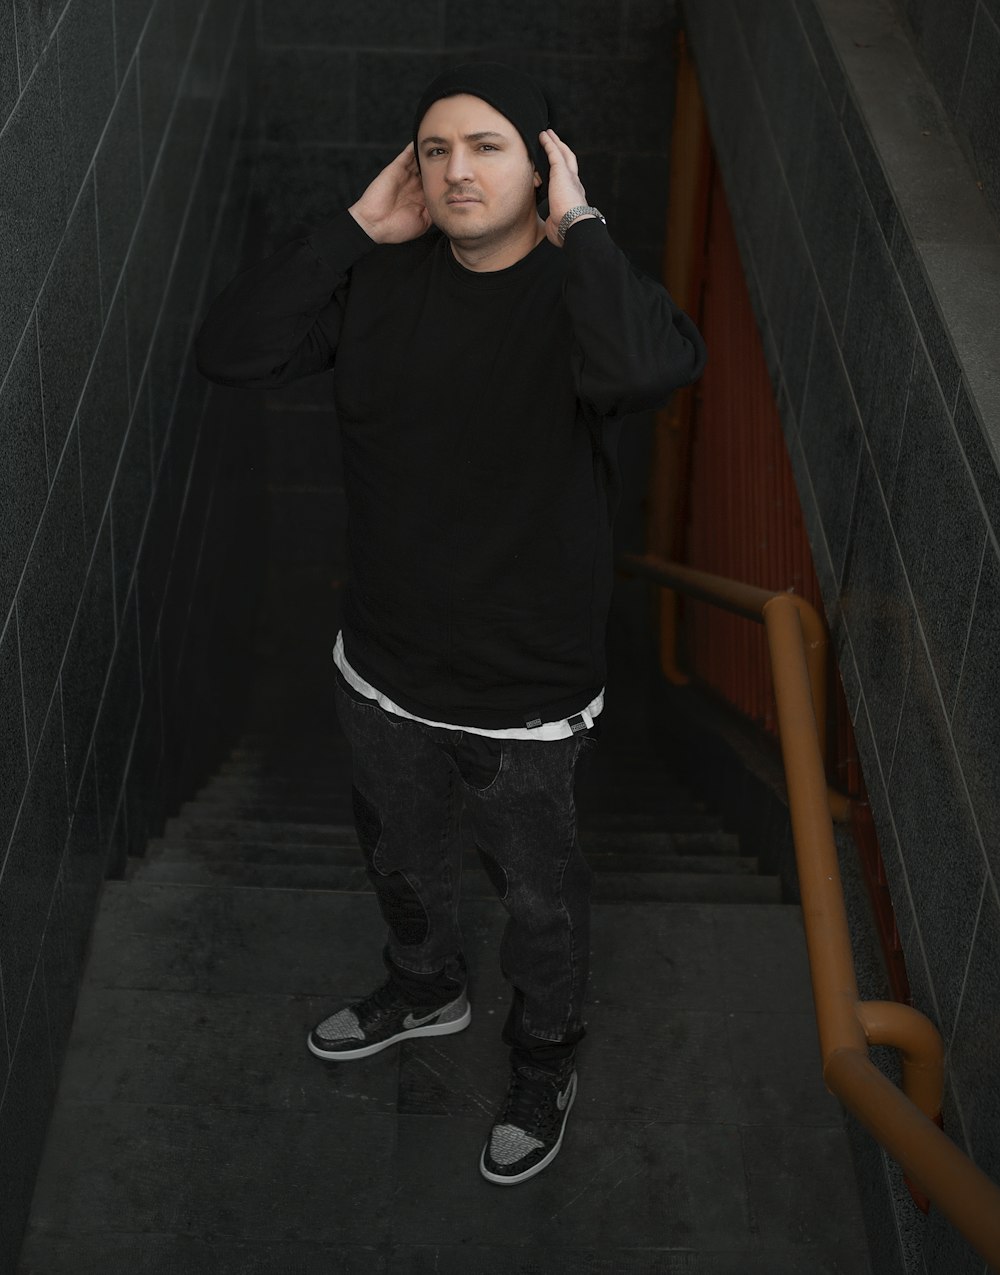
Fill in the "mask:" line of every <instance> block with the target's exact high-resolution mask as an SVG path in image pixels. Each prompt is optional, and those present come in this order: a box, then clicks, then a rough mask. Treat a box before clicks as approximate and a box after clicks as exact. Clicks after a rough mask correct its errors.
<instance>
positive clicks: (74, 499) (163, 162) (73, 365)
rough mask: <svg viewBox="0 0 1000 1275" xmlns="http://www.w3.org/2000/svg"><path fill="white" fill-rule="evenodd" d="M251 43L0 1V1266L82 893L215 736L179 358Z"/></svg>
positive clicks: (241, 118) (224, 3) (235, 181)
mask: <svg viewBox="0 0 1000 1275" xmlns="http://www.w3.org/2000/svg"><path fill="white" fill-rule="evenodd" d="M253 42H254V28H253V12H252V6H251V5H249V4H248V3H247V0H62V2H61V3H60V2H58V0H49V2H47V3H39V2H38V0H0V294H2V295H3V297H4V304H3V307H2V313H0V540H2V544H3V551H2V553H0V987H2V990H3V995H2V1006H3V1014H2V1020H3V1021H2V1030H0V1068H2V1071H3V1075H2V1080H0V1095H2V1098H0V1269H3V1270H5V1271H6V1270H12V1269H13V1268H14V1264H15V1259H16V1254H17V1249H18V1247H19V1244H20V1237H21V1232H22V1229H23V1225H24V1222H25V1220H26V1216H27V1207H28V1204H29V1202H30V1197H31V1186H32V1182H33V1180H34V1173H35V1168H36V1166H37V1162H38V1157H39V1154H40V1152H41V1146H42V1139H43V1137H44V1133H45V1126H46V1121H47V1119H48V1115H49V1109H50V1104H51V1101H52V1096H53V1093H54V1089H55V1085H56V1082H57V1079H58V1073H59V1068H60V1065H61V1060H62V1054H63V1049H64V1046H65V1043H66V1040H67V1037H68V1034H69V1028H70V1023H71V1020H72V1015H73V1006H74V1002H75V997H76V988H77V982H78V978H79V974H80V969H81V963H82V958H83V953H84V950H85V946H86V942H87V936H88V934H89V930H90V926H91V922H92V918H93V914H94V907H95V903H96V898H97V894H98V891H99V889H100V885H101V881H102V879H103V878H104V877H105V876H106V875H108V874H115V873H116V872H120V870H121V868H122V866H123V856H124V854H126V853H127V852H129V851H136V850H141V848H142V846H143V845H144V843H145V840H146V838H147V836H149V835H150V834H151V833H152V832H155V831H157V830H158V828H159V827H160V826H161V825H162V822H163V819H164V817H165V816H166V814H167V813H168V812H169V810H170V808H171V806H172V804H173V803H175V802H176V800H177V796H178V794H179V793H180V792H182V791H185V790H186V789H187V788H189V787H190V785H191V783H192V782H193V780H194V779H196V778H197V777H198V776H199V774H200V773H202V772H203V770H204V767H205V765H206V764H209V763H210V762H211V761H212V757H211V752H212V749H213V748H215V749H216V750H217V749H218V747H219V746H220V744H221V740H220V737H219V729H218V728H219V723H218V720H217V719H218V714H217V712H216V709H215V705H214V702H213V696H212V694H210V693H209V688H210V687H211V686H213V685H215V684H216V683H217V682H218V683H219V684H220V685H221V684H222V683H221V682H220V681H219V678H220V656H219V652H218V645H219V642H218V631H219V624H218V619H219V616H220V615H221V614H222V613H223V612H224V610H225V608H226V607H227V606H232V607H233V608H234V610H235V613H236V614H238V615H239V614H242V612H241V611H240V603H239V596H240V586H241V581H242V580H243V579H244V578H245V572H244V573H243V574H242V575H241V573H240V571H239V570H238V569H237V570H235V571H234V570H232V568H231V564H230V563H229V558H230V556H231V553H232V551H233V549H234V541H236V540H237V539H238V537H239V536H240V534H241V528H242V525H243V524H242V522H241V517H242V515H241V513H240V511H241V509H242V508H244V507H246V504H247V502H246V498H245V495H244V494H243V489H244V488H245V487H246V486H247V483H246V479H245V474H246V472H247V465H246V460H245V458H244V459H242V460H236V461H234V460H233V456H234V455H236V456H241V455H243V450H244V449H243V443H242V442H241V440H240V439H239V433H238V428H237V426H238V422H237V421H234V420H232V419H231V414H230V413H228V412H227V411H225V410H223V409H224V404H220V402H219V400H218V399H217V398H216V396H214V395H210V394H209V393H208V387H207V385H206V384H205V383H204V382H203V381H201V380H200V378H198V379H195V378H192V377H191V375H190V373H189V370H188V364H189V362H190V360H189V348H190V340H191V337H192V334H193V330H194V325H195V323H196V320H197V317H198V301H199V297H200V296H201V295H202V294H203V292H204V289H205V288H206V287H207V285H208V280H209V277H210V276H213V277H214V272H217V271H218V270H220V269H222V270H227V271H230V272H231V271H233V270H235V268H236V266H237V265H238V260H239V251H240V244H241V241H242V234H243V226H244V224H245V221H246V214H247V208H248V197H249V190H250V178H251V165H250V152H249V151H248V150H247V147H246V144H245V141H244V138H245V137H248V136H251V135H252V133H253V129H254V126H253V117H252V110H251V108H252V102H251V100H250V93H249V86H250V77H251V74H252V67H253V58H252V50H253ZM180 387H184V392H183V393H182V392H180ZM154 426H155V439H154ZM202 437H204V439H205V440H207V441H205V442H204V445H202V446H200V445H198V444H199V440H200V439H201V438H202ZM224 457H227V458H228V459H227V460H226V463H225V464H223V458H224ZM241 475H244V477H241ZM188 493H191V496H190V498H187V497H188ZM153 511H156V514H155V516H154V513H153ZM210 520H211V531H212V535H211V536H210V537H209V536H206V529H207V528H208V527H209V522H210ZM206 545H207V548H206V547H204V546H206ZM227 568H228V569H227ZM226 582H231V584H229V585H227V583H226ZM227 587H229V588H231V589H233V590H234V591H235V593H236V597H235V599H234V598H233V597H230V596H229V595H228V594H227V593H226V588H227ZM251 592H252V590H247V589H244V590H243V593H244V594H247V595H249V594H250V593H251ZM220 593H221V594H222V599H223V600H222V601H221V602H220V601H219V600H218V599H219V595H220ZM192 599H194V601H192ZM192 610H194V611H195V612H196V614H197V615H198V617H199V624H198V626H197V629H196V630H195V629H192V628H191V625H190V622H189V621H190V616H191V614H192ZM227 622H229V621H228V618H227ZM164 682H165V683H167V684H168V685H169V688H170V689H169V698H168V699H167V701H166V702H167V703H168V704H169V710H168V711H167V713H166V714H165V713H164V702H165V701H164V696H163V693H162V685H161V684H162V683H164ZM165 719H166V720H165ZM193 741H194V742H193Z"/></svg>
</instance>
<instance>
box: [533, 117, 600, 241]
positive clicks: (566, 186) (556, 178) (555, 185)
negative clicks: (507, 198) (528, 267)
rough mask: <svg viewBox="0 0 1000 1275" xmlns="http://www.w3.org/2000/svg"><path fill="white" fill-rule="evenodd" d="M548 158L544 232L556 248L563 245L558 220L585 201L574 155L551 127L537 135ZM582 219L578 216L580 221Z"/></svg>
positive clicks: (585, 193)
mask: <svg viewBox="0 0 1000 1275" xmlns="http://www.w3.org/2000/svg"><path fill="white" fill-rule="evenodd" d="M538 137H539V141H540V142H541V143H542V146H544V148H545V154H546V155H547V156H548V160H549V216H548V220H547V221H546V223H545V233H546V235H547V236H548V238H549V240H550V242H552V243H554V244H555V246H556V247H557V248H561V247H562V246H563V242H562V240H561V239H560V238H559V223H560V222H561V221H562V219H563V217H564V216H565V215H566V213H568V212H569V210H570V209H571V208H577V207H579V206H580V205H581V204H586V203H587V202H588V200H587V192H586V191H585V190H584V188H583V182H581V181H580V169H579V166H578V164H577V162H576V156H575V155H574V154H573V152H572V151H571V150H570V148H569V147H568V146H567V145H566V143H565V142H564V141H563V140H562V138H561V137H560V136H559V134H558V133H557V132H556V131H555V129H554V128H546V129H544V130H543V131H542V132H541V133H539V135H538ZM584 220H585V218H583V217H581V218H580V221H584Z"/></svg>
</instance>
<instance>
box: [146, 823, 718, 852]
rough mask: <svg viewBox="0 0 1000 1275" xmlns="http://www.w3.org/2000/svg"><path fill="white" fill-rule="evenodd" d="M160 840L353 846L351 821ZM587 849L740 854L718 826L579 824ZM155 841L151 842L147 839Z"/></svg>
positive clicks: (234, 827) (228, 829)
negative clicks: (652, 827) (653, 826)
mask: <svg viewBox="0 0 1000 1275" xmlns="http://www.w3.org/2000/svg"><path fill="white" fill-rule="evenodd" d="M162 841H164V842H177V841H227V842H239V843H240V844H241V845H261V844H263V845H298V846H356V845H357V836H356V834H355V831H354V826H353V824H347V823H344V824H328V823H294V822H288V823H286V822H284V821H280V822H279V821H275V822H269V821H262V820H249V819H186V818H180V817H176V818H173V819H168V820H167V823H166V827H165V828H164V831H163V837H162ZM580 841H581V844H582V845H583V847H584V849H585V850H587V851H588V852H589V851H590V850H592V849H597V850H601V851H631V852H646V853H657V852H659V853H663V854H672V853H673V854H732V855H738V854H739V838H738V837H736V836H735V835H734V834H732V833H726V832H721V831H720V830H718V829H717V828H712V827H709V828H703V827H696V828H693V829H690V828H673V829H671V830H670V831H663V830H662V829H658V830H650V829H647V828H632V829H629V828H610V829H609V828H604V827H600V826H595V824H594V822H593V821H588V822H586V823H581V826H580ZM152 844H155V843H152Z"/></svg>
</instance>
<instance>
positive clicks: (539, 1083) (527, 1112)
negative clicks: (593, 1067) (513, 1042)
mask: <svg viewBox="0 0 1000 1275" xmlns="http://www.w3.org/2000/svg"><path fill="white" fill-rule="evenodd" d="M568 1080H569V1077H568V1076H565V1077H563V1076H560V1075H556V1076H553V1075H552V1073H551V1072H541V1071H536V1070H535V1069H534V1068H528V1067H518V1068H516V1069H515V1070H514V1071H513V1073H512V1074H511V1078H510V1087H509V1088H508V1090H507V1100H506V1102H505V1104H504V1110H503V1116H502V1117H501V1119H500V1120H499V1122H498V1123H500V1124H509V1125H513V1126H514V1127H515V1128H516V1129H523V1130H524V1131H525V1132H526V1133H536V1132H540V1133H543V1134H545V1133H548V1132H549V1131H550V1130H551V1129H553V1128H554V1127H555V1126H556V1125H557V1124H558V1123H559V1120H560V1119H561V1116H562V1113H561V1112H560V1111H559V1109H558V1107H557V1106H556V1097H557V1095H558V1094H559V1093H561V1092H562V1090H563V1089H564V1088H565V1085H566V1084H567V1083H568Z"/></svg>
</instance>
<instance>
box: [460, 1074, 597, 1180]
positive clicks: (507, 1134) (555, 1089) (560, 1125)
mask: <svg viewBox="0 0 1000 1275" xmlns="http://www.w3.org/2000/svg"><path fill="white" fill-rule="evenodd" d="M575 1099H576V1071H575V1069H574V1067H573V1064H572V1062H569V1063H567V1064H566V1065H565V1066H564V1067H563V1068H562V1069H561V1070H560V1071H559V1072H558V1073H553V1072H551V1071H545V1070H543V1069H542V1068H540V1067H530V1066H521V1067H514V1068H513V1069H512V1070H511V1075H510V1086H509V1088H508V1089H507V1098H506V1100H505V1102H504V1105H503V1107H502V1108H501V1110H500V1112H499V1114H498V1115H497V1118H496V1122H495V1123H494V1125H493V1128H492V1129H491V1130H490V1136H489V1140H488V1142H487V1143H486V1146H485V1147H483V1154H482V1157H481V1158H480V1161H479V1171H480V1173H482V1175H483V1177H484V1178H487V1179H488V1180H489V1181H490V1182H497V1183H499V1185H500V1186H513V1185H514V1183H516V1182H524V1181H525V1179H527V1178H531V1177H534V1175H535V1174H536V1173H541V1171H542V1169H544V1168H545V1166H546V1165H547V1164H551V1162H552V1161H553V1160H554V1159H555V1158H556V1156H557V1155H558V1154H559V1148H560V1147H561V1146H562V1140H563V1131H564V1130H565V1128H566V1117H567V1116H568V1115H569V1112H570V1108H571V1107H572V1106H573V1103H574V1101H575Z"/></svg>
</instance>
